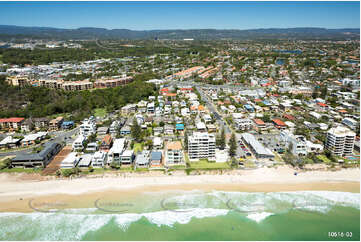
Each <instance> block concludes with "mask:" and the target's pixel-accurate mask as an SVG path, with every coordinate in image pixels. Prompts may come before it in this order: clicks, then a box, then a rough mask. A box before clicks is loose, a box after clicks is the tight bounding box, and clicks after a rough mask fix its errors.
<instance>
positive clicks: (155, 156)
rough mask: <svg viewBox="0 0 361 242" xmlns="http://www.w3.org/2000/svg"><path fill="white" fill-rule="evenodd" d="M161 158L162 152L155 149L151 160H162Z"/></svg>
mask: <svg viewBox="0 0 361 242" xmlns="http://www.w3.org/2000/svg"><path fill="white" fill-rule="evenodd" d="M160 159H162V152H160V151H153V152H152V154H151V160H160Z"/></svg>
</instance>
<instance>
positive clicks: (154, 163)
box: [150, 150, 163, 168]
mask: <svg viewBox="0 0 361 242" xmlns="http://www.w3.org/2000/svg"><path fill="white" fill-rule="evenodd" d="M162 158H163V154H162V151H160V150H159V151H152V153H151V155H150V167H152V168H157V167H161V166H162Z"/></svg>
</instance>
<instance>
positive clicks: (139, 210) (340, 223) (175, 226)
mask: <svg viewBox="0 0 361 242" xmlns="http://www.w3.org/2000/svg"><path fill="white" fill-rule="evenodd" d="M34 204H35V203H34ZM94 204H95V205H94V208H84V209H67V210H46V211H49V212H47V213H45V212H39V211H35V212H33V213H0V239H1V240H355V241H359V240H360V206H359V204H360V195H359V194H358V193H357V194H356V193H347V192H326V191H316V192H314V191H312V192H311V191H304V192H270V193H260V192H254V193H246V192H222V191H213V192H202V191H175V192H154V193H152V192H149V193H144V194H142V195H141V196H137V197H132V198H131V199H130V198H127V199H126V198H111V197H107V198H99V199H98V200H97V201H96V202H95V203H94ZM44 211H45V210H44ZM329 232H339V234H336V235H337V236H336V237H331V236H330V234H329Z"/></svg>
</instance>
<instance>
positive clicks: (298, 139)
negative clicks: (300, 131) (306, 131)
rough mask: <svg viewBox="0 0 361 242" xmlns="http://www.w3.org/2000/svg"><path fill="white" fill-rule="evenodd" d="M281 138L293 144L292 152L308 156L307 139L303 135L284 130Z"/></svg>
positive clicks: (288, 143)
mask: <svg viewBox="0 0 361 242" xmlns="http://www.w3.org/2000/svg"><path fill="white" fill-rule="evenodd" d="M280 136H281V139H282V140H283V141H284V142H286V144H287V145H290V144H291V146H292V149H291V153H292V154H293V155H297V156H306V155H307V154H308V152H307V143H306V142H307V140H306V138H305V137H304V136H302V135H294V134H292V133H291V132H288V131H282V132H281V134H280Z"/></svg>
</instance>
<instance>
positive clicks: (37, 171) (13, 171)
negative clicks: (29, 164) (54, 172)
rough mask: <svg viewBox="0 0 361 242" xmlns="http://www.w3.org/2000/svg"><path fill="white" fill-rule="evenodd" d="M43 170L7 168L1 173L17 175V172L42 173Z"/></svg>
mask: <svg viewBox="0 0 361 242" xmlns="http://www.w3.org/2000/svg"><path fill="white" fill-rule="evenodd" d="M41 171H42V170H41V169H32V168H11V169H9V168H5V169H2V170H0V173H3V172H7V173H16V172H19V173H20V172H23V173H40V172H41Z"/></svg>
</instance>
